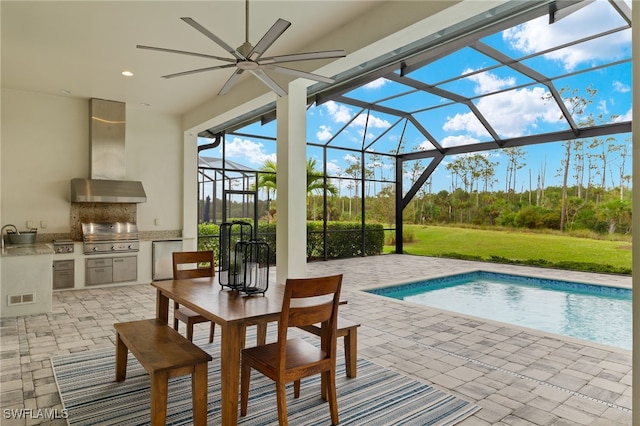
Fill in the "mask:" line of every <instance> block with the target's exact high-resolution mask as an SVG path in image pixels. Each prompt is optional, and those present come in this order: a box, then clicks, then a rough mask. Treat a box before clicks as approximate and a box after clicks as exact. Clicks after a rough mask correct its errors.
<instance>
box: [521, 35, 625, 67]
mask: <svg viewBox="0 0 640 426" xmlns="http://www.w3.org/2000/svg"><path fill="white" fill-rule="evenodd" d="M630 41H631V29H625V30H622V31H616V32H614V33H612V34H607V35H604V36H602V37H598V38H595V39H590V40H587V41H584V42H582V43H578V44H575V45H571V46H567V47H564V48H561V49H558V50H554V51H553V52H550V53H547V54H538V55H534V56H532V57H530V58H527V59H523V60H522V63H523V64H524V65H527V66H529V67H532V68H537V69H544V72H545V73H546V74H547V76H549V77H556V76H561V75H565V74H568V73H575V72H578V71H581V70H586V69H589V68H594V67H598V66H601V65H604V64H608V63H610V62H612V61H622V60H631V43H630ZM594 52H597V55H595V54H594ZM603 77H604V76H602V77H600V78H603ZM627 79H628V77H627Z"/></svg>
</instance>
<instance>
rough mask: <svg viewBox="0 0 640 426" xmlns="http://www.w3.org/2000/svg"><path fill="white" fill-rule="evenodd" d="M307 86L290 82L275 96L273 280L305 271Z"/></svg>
mask: <svg viewBox="0 0 640 426" xmlns="http://www.w3.org/2000/svg"><path fill="white" fill-rule="evenodd" d="M306 103H307V88H306V85H304V84H302V83H300V82H292V83H291V84H289V95H288V96H283V97H281V98H278V101H277V103H276V118H277V147H276V153H277V156H278V160H277V163H278V170H277V175H276V179H277V184H278V187H277V191H278V192H277V194H278V197H277V201H276V209H277V219H276V220H277V231H276V241H277V249H276V262H277V265H276V281H277V282H278V283H279V284H284V282H285V281H286V279H287V278H302V277H305V276H306V273H307V213H306V197H307V167H306V163H307V116H306V113H307V112H306V106H307V105H306Z"/></svg>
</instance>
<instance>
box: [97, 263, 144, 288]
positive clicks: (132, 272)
mask: <svg viewBox="0 0 640 426" xmlns="http://www.w3.org/2000/svg"><path fill="white" fill-rule="evenodd" d="M137 278H138V257H137V256H123V257H101V258H98V259H87V260H86V279H87V281H86V284H87V285H98V284H109V283H118V282H124V281H135V280H136V279H137Z"/></svg>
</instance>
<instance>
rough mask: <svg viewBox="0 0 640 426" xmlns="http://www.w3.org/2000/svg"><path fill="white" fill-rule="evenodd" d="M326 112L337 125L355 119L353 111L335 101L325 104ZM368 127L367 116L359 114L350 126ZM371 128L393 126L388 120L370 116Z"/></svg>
mask: <svg viewBox="0 0 640 426" xmlns="http://www.w3.org/2000/svg"><path fill="white" fill-rule="evenodd" d="M323 106H324V108H325V109H326V111H327V112H328V113H329V115H330V116H331V119H332V120H333V121H334V122H336V123H347V122H349V120H351V118H352V117H353V114H354V113H353V111H351V109H350V108H349V107H347V106H345V105H340V104H338V103H336V102H334V101H329V102H326V103H324V104H323ZM365 125H367V114H364V113H363V114H359V115H358V116H357V117H356V118H355V120H353V122H351V124H350V126H353V127H364V126H365ZM368 125H369V127H370V128H371V127H375V128H383V129H384V128H387V127H389V126H390V125H391V123H389V122H388V121H387V120H383V119H381V118H379V117H376V116H375V115H373V114H370V115H369V122H368Z"/></svg>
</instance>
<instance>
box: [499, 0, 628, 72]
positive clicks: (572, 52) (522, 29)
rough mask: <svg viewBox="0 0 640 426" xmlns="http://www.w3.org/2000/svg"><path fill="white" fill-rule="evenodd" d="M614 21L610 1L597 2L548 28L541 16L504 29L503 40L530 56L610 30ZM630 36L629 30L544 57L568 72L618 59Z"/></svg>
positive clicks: (614, 15)
mask: <svg viewBox="0 0 640 426" xmlns="http://www.w3.org/2000/svg"><path fill="white" fill-rule="evenodd" d="M616 20H618V21H619V20H620V17H619V16H616V12H615V10H614V9H613V7H611V5H610V4H609V2H607V1H596V2H593V3H591V4H589V5H588V6H585V7H584V8H582V9H580V10H578V11H577V12H575V13H573V14H571V15H569V16H568V17H566V18H564V19H561V20H559V21H557V22H555V23H554V24H551V25H549V24H548V17H547V16H542V17H540V18H538V19H535V20H533V21H529V22H527V23H525V24H522V25H518V26H516V27H514V28H510V29H508V30H505V31H504V32H503V33H502V37H503V39H504V40H506V41H507V42H509V43H510V44H511V47H512V48H514V49H516V50H518V51H520V52H523V53H525V54H531V53H536V52H541V51H543V50H546V49H548V48H551V47H555V46H559V45H562V44H565V43H568V42H571V41H575V40H578V39H580V38H583V37H586V36H589V35H591V34H594V33H596V32H601V31H605V30H607V29H609V27H610V25H611V24H610V22H616ZM630 37H631V35H630V32H629V31H622V32H618V33H616V34H614V35H612V36H609V37H601V38H599V39H597V40H594V41H591V42H587V43H581V44H578V45H574V46H570V47H567V48H564V49H560V50H559V51H555V52H551V53H548V54H545V57H546V58H548V59H552V60H555V61H560V62H562V64H563V66H564V68H565V69H566V70H567V71H571V70H573V69H575V68H576V66H577V65H578V64H581V63H590V62H596V61H601V60H604V59H613V58H618V57H619V56H620V55H621V53H622V49H623V48H624V47H623V46H628V43H630V41H631V40H630Z"/></svg>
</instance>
